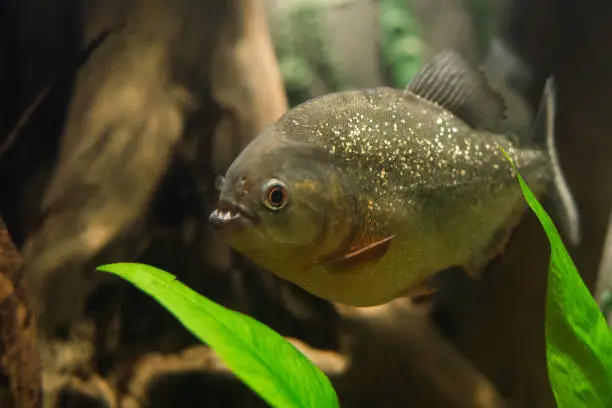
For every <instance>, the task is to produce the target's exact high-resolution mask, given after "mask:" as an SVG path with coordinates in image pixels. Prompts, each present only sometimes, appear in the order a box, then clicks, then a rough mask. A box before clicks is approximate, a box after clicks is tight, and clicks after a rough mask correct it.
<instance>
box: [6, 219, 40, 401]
mask: <svg viewBox="0 0 612 408" xmlns="http://www.w3.org/2000/svg"><path fill="white" fill-rule="evenodd" d="M20 262H21V259H20V256H19V253H18V252H17V249H16V248H15V246H14V245H13V242H12V241H11V237H10V235H9V233H8V231H7V230H6V227H5V225H4V221H2V217H0V356H1V360H0V369H2V368H3V369H4V370H0V371H4V373H5V375H6V376H7V377H8V379H9V383H10V389H11V397H12V398H11V399H12V401H13V404H14V406H16V407H19V408H36V407H40V406H41V402H42V393H41V387H42V384H41V381H42V378H41V367H40V362H39V358H38V349H37V341H36V319H34V318H33V317H32V312H31V309H30V304H29V296H30V295H29V290H28V287H27V285H26V282H25V281H24V279H23V277H22V276H19V275H18V273H17V272H18V270H19V264H20ZM0 401H1V398H0Z"/></svg>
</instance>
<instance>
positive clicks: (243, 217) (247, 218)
mask: <svg viewBox="0 0 612 408" xmlns="http://www.w3.org/2000/svg"><path fill="white" fill-rule="evenodd" d="M258 220H259V219H258V217H257V216H256V215H255V214H254V213H253V212H251V211H250V210H249V209H248V208H246V207H245V206H243V205H240V204H234V203H232V202H230V201H227V200H222V201H219V205H218V207H217V208H216V209H215V210H214V211H213V212H211V213H210V215H209V216H208V223H209V224H210V225H211V227H213V228H214V229H216V230H221V229H226V228H230V227H233V226H238V225H244V223H245V222H250V223H252V224H257V223H258Z"/></svg>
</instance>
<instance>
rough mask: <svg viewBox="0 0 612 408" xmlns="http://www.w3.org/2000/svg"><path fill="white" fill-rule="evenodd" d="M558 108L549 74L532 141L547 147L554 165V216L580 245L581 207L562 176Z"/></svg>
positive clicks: (556, 221) (551, 191)
mask: <svg viewBox="0 0 612 408" xmlns="http://www.w3.org/2000/svg"><path fill="white" fill-rule="evenodd" d="M556 110H557V100H556V85H555V80H554V78H553V77H549V78H548V79H547V80H546V84H545V85H544V92H543V95H542V100H541V102H540V107H539V109H538V113H537V115H536V118H535V125H534V135H533V142H534V143H535V144H537V145H540V146H542V147H544V148H545V149H546V151H547V153H548V158H549V161H550V165H551V173H552V187H551V190H550V192H549V195H548V197H547V201H550V204H551V205H552V209H553V213H552V214H551V217H552V218H553V220H554V222H555V224H556V225H557V226H559V228H560V229H561V233H562V234H563V235H564V236H565V237H566V238H567V239H568V240H569V243H570V244H571V245H578V244H579V243H580V240H581V238H582V237H581V231H580V218H579V214H578V208H577V206H576V202H575V201H574V198H573V197H572V193H571V191H570V189H569V187H568V185H567V182H566V181H565V177H564V176H563V172H562V170H561V166H560V164H559V157H558V154H557V149H556V147H555V119H556Z"/></svg>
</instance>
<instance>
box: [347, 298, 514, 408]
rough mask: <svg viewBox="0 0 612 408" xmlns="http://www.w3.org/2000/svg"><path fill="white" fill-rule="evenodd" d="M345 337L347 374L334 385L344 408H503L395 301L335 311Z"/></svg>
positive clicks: (408, 307)
mask: <svg viewBox="0 0 612 408" xmlns="http://www.w3.org/2000/svg"><path fill="white" fill-rule="evenodd" d="M337 307H338V309H339V311H340V315H341V316H342V317H343V318H344V319H345V324H344V326H345V329H346V333H345V334H346V335H350V337H349V339H348V341H349V342H348V344H346V345H345V347H346V350H345V353H346V354H347V355H349V356H350V357H351V364H350V365H349V368H348V370H347V372H346V373H345V374H344V375H343V376H341V377H340V378H338V380H337V381H336V384H337V387H338V389H339V390H340V392H341V395H343V396H344V397H345V398H346V399H347V400H348V401H346V402H348V404H347V405H348V406H355V407H360V406H366V407H374V406H376V407H389V408H391V407H397V406H418V407H439V408H441V407H449V408H451V407H452V408H502V407H506V406H507V405H506V402H505V401H504V400H503V398H502V397H501V396H500V395H499V393H498V392H497V390H496V389H495V387H494V386H493V385H492V384H491V383H490V382H489V381H488V380H487V378H486V377H485V376H484V375H482V374H481V373H480V372H478V371H477V370H476V369H475V368H474V367H473V366H472V364H471V363H470V362H469V361H468V360H467V359H466V358H465V357H463V356H462V355H461V354H460V353H459V352H458V351H457V350H455V348H454V347H453V346H452V345H451V344H450V343H448V342H447V341H446V340H445V339H444V338H443V337H442V336H440V334H438V333H437V332H436V330H435V329H434V328H433V327H432V326H431V325H430V323H429V322H428V320H427V316H426V313H425V310H422V307H421V306H415V305H413V304H412V303H411V302H410V301H409V300H408V299H406V298H400V299H397V300H395V301H392V302H390V303H388V304H385V305H382V306H377V307H371V308H350V307H346V306H341V305H338V306H337Z"/></svg>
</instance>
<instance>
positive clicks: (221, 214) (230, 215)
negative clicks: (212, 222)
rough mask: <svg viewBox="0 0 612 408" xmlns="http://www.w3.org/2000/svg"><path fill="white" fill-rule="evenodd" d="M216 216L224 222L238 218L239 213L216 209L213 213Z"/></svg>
mask: <svg viewBox="0 0 612 408" xmlns="http://www.w3.org/2000/svg"><path fill="white" fill-rule="evenodd" d="M213 214H214V216H215V217H217V218H219V219H222V220H231V219H234V218H237V217H238V215H239V214H238V213H237V212H233V211H232V210H231V209H230V210H220V209H216V210H215V211H214V212H213Z"/></svg>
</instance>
